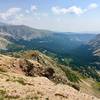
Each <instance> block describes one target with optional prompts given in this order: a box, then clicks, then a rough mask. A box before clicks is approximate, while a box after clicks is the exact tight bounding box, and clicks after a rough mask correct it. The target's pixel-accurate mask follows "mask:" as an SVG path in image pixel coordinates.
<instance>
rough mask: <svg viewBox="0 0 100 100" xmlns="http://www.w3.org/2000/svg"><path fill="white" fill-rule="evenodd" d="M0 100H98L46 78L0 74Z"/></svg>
mask: <svg viewBox="0 0 100 100" xmlns="http://www.w3.org/2000/svg"><path fill="white" fill-rule="evenodd" d="M0 100H99V99H97V98H96V97H94V96H89V95H87V94H85V93H81V92H79V91H77V90H75V89H73V88H72V87H69V86H68V85H63V84H55V83H53V82H51V81H50V80H49V79H47V78H46V77H34V78H32V77H25V76H23V75H19V74H14V73H1V72H0Z"/></svg>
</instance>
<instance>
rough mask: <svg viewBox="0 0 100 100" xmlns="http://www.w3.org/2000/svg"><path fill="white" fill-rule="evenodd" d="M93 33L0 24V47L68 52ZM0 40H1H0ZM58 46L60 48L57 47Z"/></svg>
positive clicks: (86, 40) (87, 39) (85, 40)
mask: <svg viewBox="0 0 100 100" xmlns="http://www.w3.org/2000/svg"><path fill="white" fill-rule="evenodd" d="M94 36H95V35H93V34H76V33H75V34H74V33H73V34H72V33H71V34H70V33H66V34H65V33H59V32H58V33H57V32H52V31H48V30H39V29H34V28H30V27H28V26H25V25H8V24H1V25H0V37H1V38H4V40H5V41H6V42H3V44H2V42H1V45H3V46H4V47H2V46H0V48H1V49H5V50H9V51H13V50H15V51H16V49H18V50H21V49H38V50H48V51H50V52H54V53H59V54H62V53H68V52H71V50H73V49H75V48H77V47H78V46H80V45H81V44H84V43H86V42H88V41H89V40H90V39H92V38H93V37H94ZM0 41H1V40H0ZM59 48H60V49H59Z"/></svg>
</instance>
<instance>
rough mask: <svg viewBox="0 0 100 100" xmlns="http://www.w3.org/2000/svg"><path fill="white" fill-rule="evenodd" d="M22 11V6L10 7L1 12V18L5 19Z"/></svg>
mask: <svg viewBox="0 0 100 100" xmlns="http://www.w3.org/2000/svg"><path fill="white" fill-rule="evenodd" d="M20 11H21V8H9V9H8V10H7V11H6V12H1V13H0V18H1V19H3V20H7V19H8V18H10V17H12V16H16V15H17V14H18V13H19V12H20Z"/></svg>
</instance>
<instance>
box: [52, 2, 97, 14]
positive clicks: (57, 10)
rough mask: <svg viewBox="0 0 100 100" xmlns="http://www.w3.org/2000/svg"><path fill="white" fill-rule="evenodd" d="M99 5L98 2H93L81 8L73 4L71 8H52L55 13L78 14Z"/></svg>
mask: <svg viewBox="0 0 100 100" xmlns="http://www.w3.org/2000/svg"><path fill="white" fill-rule="evenodd" d="M97 7H98V5H97V4H96V3H92V4H90V5H89V6H88V7H87V8H80V7H77V6H71V7H69V8H60V7H57V6H55V7H52V8H51V10H52V12H53V13H55V14H69V13H72V14H76V15H81V14H84V13H85V12H87V11H89V10H92V9H96V8H97Z"/></svg>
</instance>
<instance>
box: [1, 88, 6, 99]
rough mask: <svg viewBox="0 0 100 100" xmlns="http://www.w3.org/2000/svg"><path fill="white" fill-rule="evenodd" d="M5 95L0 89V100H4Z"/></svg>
mask: <svg viewBox="0 0 100 100" xmlns="http://www.w3.org/2000/svg"><path fill="white" fill-rule="evenodd" d="M5 94H6V91H5V90H2V89H0V100H4V98H5Z"/></svg>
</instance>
